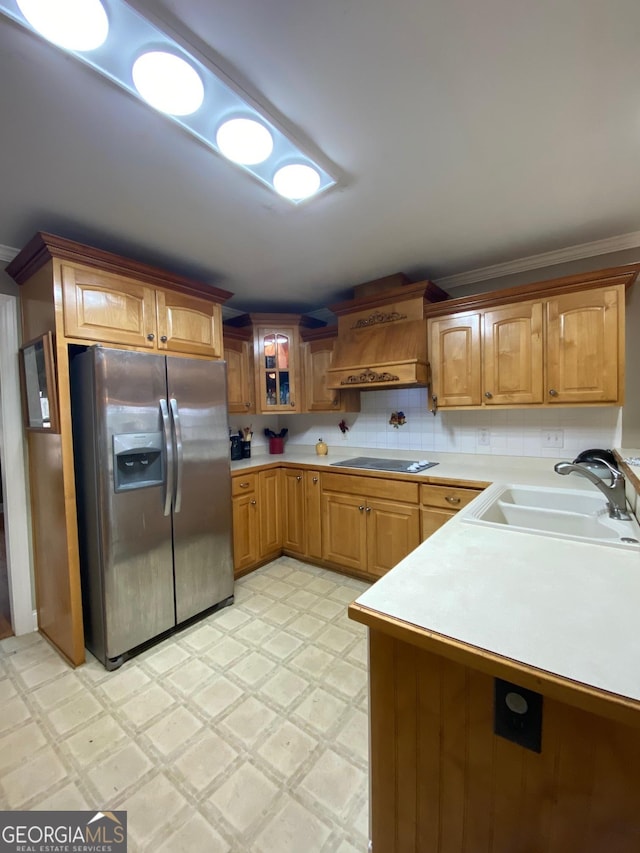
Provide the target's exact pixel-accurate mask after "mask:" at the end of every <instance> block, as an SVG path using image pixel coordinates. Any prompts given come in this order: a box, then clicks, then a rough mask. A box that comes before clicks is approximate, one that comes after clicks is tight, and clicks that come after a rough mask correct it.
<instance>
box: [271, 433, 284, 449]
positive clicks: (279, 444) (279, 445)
mask: <svg viewBox="0 0 640 853" xmlns="http://www.w3.org/2000/svg"><path fill="white" fill-rule="evenodd" d="M269 453H284V438H279V437H278V436H275V437H274V438H270V439H269Z"/></svg>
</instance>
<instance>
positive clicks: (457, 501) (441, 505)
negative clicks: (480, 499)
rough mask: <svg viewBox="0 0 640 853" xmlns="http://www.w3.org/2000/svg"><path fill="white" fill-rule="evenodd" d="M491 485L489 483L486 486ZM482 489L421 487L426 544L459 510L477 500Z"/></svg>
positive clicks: (423, 528) (422, 519) (422, 530)
mask: <svg viewBox="0 0 640 853" xmlns="http://www.w3.org/2000/svg"><path fill="white" fill-rule="evenodd" d="M486 485H487V486H488V485H489V484H488V483H487V484H486ZM481 492H482V488H477V489H472V488H466V487H462V486H441V485H429V484H425V485H422V486H420V504H421V506H420V529H421V538H422V541H423V542H424V540H425V539H428V538H429V536H431V534H432V533H435V532H436V530H438V529H439V528H440V527H442V525H443V524H445V523H446V522H447V521H449V519H450V518H452V517H453V516H454V515H455V514H456V513H457V512H458V511H459V510H461V509H462V508H463V507H465V506H466V505H467V504H469V503H471V501H472V500H473V499H474V498H476V497H477V496H478V495H479V494H480V493H481Z"/></svg>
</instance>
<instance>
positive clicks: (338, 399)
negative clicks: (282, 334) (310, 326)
mask: <svg viewBox="0 0 640 853" xmlns="http://www.w3.org/2000/svg"><path fill="white" fill-rule="evenodd" d="M333 343H334V340H333V338H331V339H329V340H319V341H308V342H307V343H305V344H303V386H304V411H305V412H359V411H360V394H359V392H358V391H353V390H351V391H337V390H335V389H332V388H327V371H328V370H329V367H330V366H331V357H332V355H333Z"/></svg>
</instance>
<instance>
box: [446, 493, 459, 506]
mask: <svg viewBox="0 0 640 853" xmlns="http://www.w3.org/2000/svg"><path fill="white" fill-rule="evenodd" d="M445 500H446V501H447V503H450V504H459V503H460V498H454V497H453V495H446V496H445Z"/></svg>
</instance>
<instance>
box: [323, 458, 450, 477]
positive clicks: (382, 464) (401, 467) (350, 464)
mask: <svg viewBox="0 0 640 853" xmlns="http://www.w3.org/2000/svg"><path fill="white" fill-rule="evenodd" d="M437 464H438V463H437V462H428V461H427V460H426V459H421V460H420V461H418V462H407V460H406V459H377V458H376V457H374V456H356V457H355V459H343V460H342V461H341V462H332V463H331V465H335V466H336V467H338V468H364V469H365V470H367V471H394V472H396V473H399V474H419V473H420V472H421V471H426V470H427V468H433V466H434V465H437Z"/></svg>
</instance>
